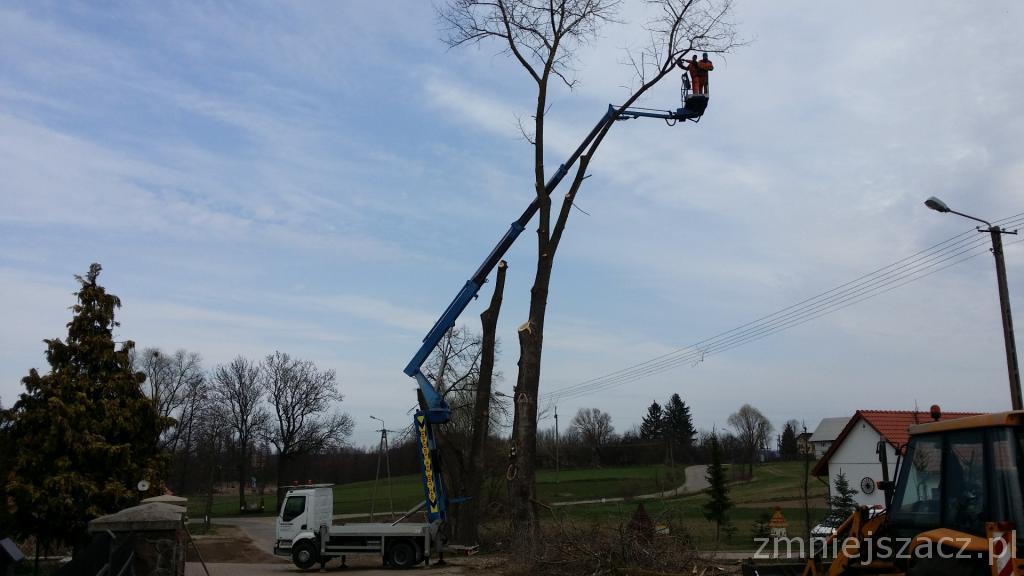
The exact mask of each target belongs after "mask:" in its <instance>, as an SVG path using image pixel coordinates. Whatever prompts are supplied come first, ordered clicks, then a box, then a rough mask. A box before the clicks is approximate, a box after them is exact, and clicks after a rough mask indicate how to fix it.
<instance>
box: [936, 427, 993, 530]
mask: <svg viewBox="0 0 1024 576" xmlns="http://www.w3.org/2000/svg"><path fill="white" fill-rule="evenodd" d="M943 475H944V476H945V478H944V482H945V486H944V488H945V495H946V497H945V502H944V508H945V516H944V518H945V521H946V526H948V527H949V528H952V529H954V530H960V531H963V532H970V533H974V534H983V533H984V532H985V519H984V516H985V505H986V502H985V435H984V431H982V430H966V431H963V432H955V433H952V434H950V435H949V437H948V441H947V446H946V465H945V467H944V470H943Z"/></svg>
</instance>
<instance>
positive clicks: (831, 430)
mask: <svg viewBox="0 0 1024 576" xmlns="http://www.w3.org/2000/svg"><path fill="white" fill-rule="evenodd" d="M849 422H850V417H849V416H841V417H839V418H825V419H824V420H822V421H821V422H819V423H818V427H817V428H815V429H814V433H813V434H811V439H810V444H811V446H812V447H814V457H815V458H821V457H822V456H824V455H825V452H828V449H829V447H830V446H832V442H834V441H835V439H836V438H838V437H839V434H841V433H842V431H843V428H846V424H847V423H849Z"/></svg>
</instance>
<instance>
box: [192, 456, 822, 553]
mask: <svg viewBox="0 0 1024 576" xmlns="http://www.w3.org/2000/svg"><path fill="white" fill-rule="evenodd" d="M683 477H684V474H683V468H682V467H679V468H675V469H671V468H667V467H664V466H639V467H631V468H601V469H581V470H563V471H562V472H561V473H559V474H557V475H556V474H555V472H554V470H543V471H541V472H539V473H538V477H537V491H538V493H539V496H540V500H541V501H543V502H569V501H582V500H593V499H599V498H625V499H626V501H624V502H610V503H607V504H581V505H576V506H566V507H559V508H557V509H556V510H557V512H555V513H557V514H560V515H563V516H564V518H567V519H569V520H571V521H575V522H597V523H602V524H611V525H617V524H619V523H628V522H629V519H630V516H631V515H632V514H633V512H634V510H636V504H635V503H634V502H630V501H629V499H630V498H632V497H634V496H639V495H641V494H650V493H655V492H661V491H664V490H670V489H672V488H676V487H678V486H680V485H681V484H682V483H683ZM802 482H803V465H802V464H800V463H797V462H785V463H772V464H764V465H759V466H755V467H754V477H753V479H751V480H749V481H744V482H737V483H734V484H732V485H730V497H731V499H732V501H733V503H734V504H735V505H736V506H735V508H733V510H732V512H731V514H730V517H731V520H732V522H733V524H734V525H735V527H736V533H735V534H734V535H733V537H732V538H731V540H729V541H727V542H722V544H721V546H722V547H723V548H738V549H749V548H750V547H751V546H752V541H751V528H752V526H753V524H754V521H755V520H756V519H757V518H758V517H759V516H761V515H762V514H764V513H765V512H771V511H772V510H773V508H774V507H775V506H779V507H781V508H782V510H783V514H784V515H785V516H786V518H787V520H788V522H789V531H790V534H791V535H797V534H801V533H803V532H804V531H805V530H806V528H805V523H804V521H803V517H804V511H803V503H802ZM373 484H374V483H373V482H372V481H371V482H356V483H352V484H342V485H338V486H335V488H334V513H335V514H366V513H368V512H369V511H370V502H371V500H372V497H373V489H374V488H373ZM810 489H811V496H812V500H811V507H812V510H811V523H812V525H813V524H815V523H817V522H818V521H819V520H820V519H821V518H822V517H823V516H824V513H825V502H824V495H825V493H826V488H825V485H824V484H822V483H821V482H819V481H818V480H817V479H815V478H811V479H810ZM422 490H423V488H422V485H421V484H420V478H419V475H410V476H401V477H397V478H393V479H392V491H393V496H394V508H395V511H396V512H399V513H400V512H402V511H405V510H408V509H409V508H412V507H413V506H415V505H416V504H417V503H418V502H420V501H421V500H422V499H423V493H422ZM253 500H254V498H253V497H250V502H252V501H253ZM706 501H707V496H705V495H704V494H694V495H689V496H684V497H680V498H672V499H666V500H648V501H645V502H644V506H645V507H646V508H647V510H648V513H649V514H650V515H651V517H652V518H653V519H654V520H655V521H659V520H661V519H665V518H669V517H673V518H675V519H676V520H677V521H678V520H679V519H682V523H683V525H684V526H685V530H686V531H687V533H689V534H690V535H691V536H692V537H693V539H694V541H695V542H696V543H697V544H698V546H701V547H703V548H711V547H713V546H714V545H715V544H714V540H715V525H714V524H713V523H711V522H708V521H707V520H705V519H704V516H703V511H702V506H703V505H704V503H705V502H706ZM237 503H238V500H237V495H235V494H230V495H228V494H218V495H215V496H214V515H215V516H234V515H237ZM204 504H205V497H204V496H194V497H192V498H190V499H189V514H190V515H191V516H192V517H194V518H201V517H202V515H203V513H204ZM264 509H265V512H264V514H265V515H271V514H273V513H274V512H273V511H274V510H276V503H275V501H274V496H273V495H272V494H270V495H267V496H265V497H264ZM376 512H377V513H381V512H383V513H385V514H386V513H387V512H388V489H387V484H386V483H384V482H381V483H380V484H378V486H377V504H376ZM551 518H552V519H553V517H551Z"/></svg>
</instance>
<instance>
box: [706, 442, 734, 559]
mask: <svg viewBox="0 0 1024 576" xmlns="http://www.w3.org/2000/svg"><path fill="white" fill-rule="evenodd" d="M705 479H707V481H708V484H710V488H708V495H709V496H710V499H709V500H708V501H707V502H705V503H704V517H705V518H707V519H708V520H710V521H713V522H714V523H715V542H718V540H719V538H720V536H721V532H722V527H723V526H724V525H726V524H728V521H729V510H730V509H731V508H732V501H731V500H730V499H729V485H728V484H726V479H725V467H724V466H722V450H721V448H720V447H719V446H718V436H717V435H714V434H712V436H711V464H710V465H708V471H707V473H706V475H705Z"/></svg>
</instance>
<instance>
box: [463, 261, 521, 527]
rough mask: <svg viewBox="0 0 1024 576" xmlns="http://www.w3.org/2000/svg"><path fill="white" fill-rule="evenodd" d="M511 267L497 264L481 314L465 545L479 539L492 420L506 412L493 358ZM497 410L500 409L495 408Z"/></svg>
mask: <svg viewBox="0 0 1024 576" xmlns="http://www.w3.org/2000/svg"><path fill="white" fill-rule="evenodd" d="M507 270H508V266H507V264H506V263H505V261H504V260H502V261H501V262H499V263H498V277H497V281H496V282H495V283H494V292H492V294H491V302H490V304H489V305H488V307H487V309H486V310H484V311H483V312H481V313H480V325H481V327H482V329H483V334H482V336H481V341H480V368H479V376H478V377H477V384H476V390H474V394H473V396H474V397H473V411H472V429H471V430H470V432H469V434H470V442H469V454H468V458H467V464H468V466H467V470H466V496H468V497H469V500H468V501H467V502H466V503H465V504H464V510H463V511H462V513H461V518H460V522H459V523H458V525H457V526H456V530H457V532H456V535H455V537H456V540H457V541H459V542H463V543H465V544H470V545H472V544H476V543H477V542H478V541H479V539H480V526H479V524H480V508H481V506H482V501H481V495H482V494H481V491H482V490H483V483H484V473H485V465H484V463H485V461H486V458H485V454H484V451H485V450H486V449H487V439H488V438H489V437H490V432H491V429H492V427H491V421H492V419H493V418H494V417H495V415H497V414H499V413H502V414H503V413H504V410H503V408H504V404H502V403H500V402H497V401H496V400H497V396H495V395H493V394H492V393H491V392H492V388H493V384H494V379H495V377H500V375H499V374H495V371H494V359H495V356H496V355H497V352H498V341H497V329H498V315H499V313H500V312H501V303H502V299H503V298H504V294H505V275H506V273H507ZM492 407H497V408H498V410H494V409H492Z"/></svg>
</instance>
